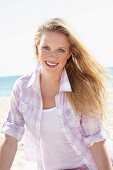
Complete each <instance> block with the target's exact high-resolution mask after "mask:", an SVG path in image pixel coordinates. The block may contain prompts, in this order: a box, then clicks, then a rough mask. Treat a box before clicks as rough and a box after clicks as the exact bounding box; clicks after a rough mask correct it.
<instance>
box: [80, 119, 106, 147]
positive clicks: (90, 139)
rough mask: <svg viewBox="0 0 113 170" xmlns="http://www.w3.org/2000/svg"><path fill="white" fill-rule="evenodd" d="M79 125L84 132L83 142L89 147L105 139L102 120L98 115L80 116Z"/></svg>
mask: <svg viewBox="0 0 113 170" xmlns="http://www.w3.org/2000/svg"><path fill="white" fill-rule="evenodd" d="M81 126H82V129H83V133H84V142H85V143H86V145H87V146H88V147H91V146H92V145H93V144H94V143H95V142H99V141H104V140H106V139H107V133H106V131H105V128H104V125H103V122H102V120H101V118H99V117H82V119H81Z"/></svg>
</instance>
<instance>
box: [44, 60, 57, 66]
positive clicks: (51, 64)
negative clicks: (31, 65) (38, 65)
mask: <svg viewBox="0 0 113 170" xmlns="http://www.w3.org/2000/svg"><path fill="white" fill-rule="evenodd" d="M46 63H47V64H48V65H50V66H57V64H53V63H49V62H48V61H46Z"/></svg>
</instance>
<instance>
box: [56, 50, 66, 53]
mask: <svg viewBox="0 0 113 170" xmlns="http://www.w3.org/2000/svg"><path fill="white" fill-rule="evenodd" d="M57 51H58V52H59V53H65V50H64V49H58V50H57Z"/></svg>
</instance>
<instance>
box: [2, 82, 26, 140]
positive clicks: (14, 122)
mask: <svg viewBox="0 0 113 170" xmlns="http://www.w3.org/2000/svg"><path fill="white" fill-rule="evenodd" d="M19 85H20V82H19V80H17V81H16V82H15V84H14V87H13V90H12V95H11V99H10V111H9V113H8V117H7V120H6V122H5V123H4V124H3V126H2V129H1V131H2V132H3V133H5V134H8V135H10V136H12V137H14V138H16V139H17V140H21V138H22V136H23V133H24V119H23V116H22V113H21V112H20V111H19V100H20V88H19Z"/></svg>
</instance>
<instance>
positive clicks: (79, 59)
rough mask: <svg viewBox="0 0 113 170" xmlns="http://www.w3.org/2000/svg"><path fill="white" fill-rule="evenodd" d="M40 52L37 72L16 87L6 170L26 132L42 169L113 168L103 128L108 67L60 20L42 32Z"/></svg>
mask: <svg viewBox="0 0 113 170" xmlns="http://www.w3.org/2000/svg"><path fill="white" fill-rule="evenodd" d="M35 53H36V57H37V61H38V64H37V66H36V68H35V69H34V71H33V72H32V73H31V74H28V75H25V76H23V77H21V78H20V79H19V80H17V81H16V83H15V85H14V88H13V93H12V97H11V109H10V112H9V115H8V118H7V121H6V122H5V124H4V126H3V128H2V131H3V132H4V133H5V134H6V139H5V141H4V143H3V144H2V146H1V158H0V159H1V162H0V166H1V167H0V170H4V169H5V170H9V169H10V167H11V164H12V161H13V159H14V156H15V153H16V150H17V143H18V142H17V141H18V140H20V139H21V138H22V136H23V134H24V131H25V135H26V137H25V139H26V140H27V142H25V144H26V148H27V151H28V153H27V157H28V159H31V158H32V159H33V158H34V159H35V161H36V162H37V165H38V167H37V170H61V169H62V170H66V169H76V170H112V169H113V167H112V162H111V157H110V155H109V153H108V149H107V146H106V141H107V135H106V132H105V130H104V127H103V118H104V117H105V113H106V100H105V98H106V95H105V89H104V77H105V75H106V72H105V70H104V68H102V66H100V65H99V64H98V63H97V62H96V61H95V60H94V59H93V58H92V57H91V56H90V55H89V54H88V52H87V51H86V49H85V48H84V47H83V45H82V44H81V43H80V41H79V40H78V39H77V38H76V36H75V35H74V34H73V33H72V31H71V29H70V28H69V27H68V26H67V25H66V23H65V22H64V21H63V20H62V19H60V18H53V19H51V20H49V21H47V22H45V23H44V24H43V25H41V26H40V27H39V28H38V30H37V33H36V36H35ZM30 141H31V143H30ZM30 144H31V145H30ZM27 145H28V146H27ZM7 152H8V153H10V154H9V155H10V156H9V155H7ZM6 155H7V159H5V158H6ZM30 156H31V158H30Z"/></svg>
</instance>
